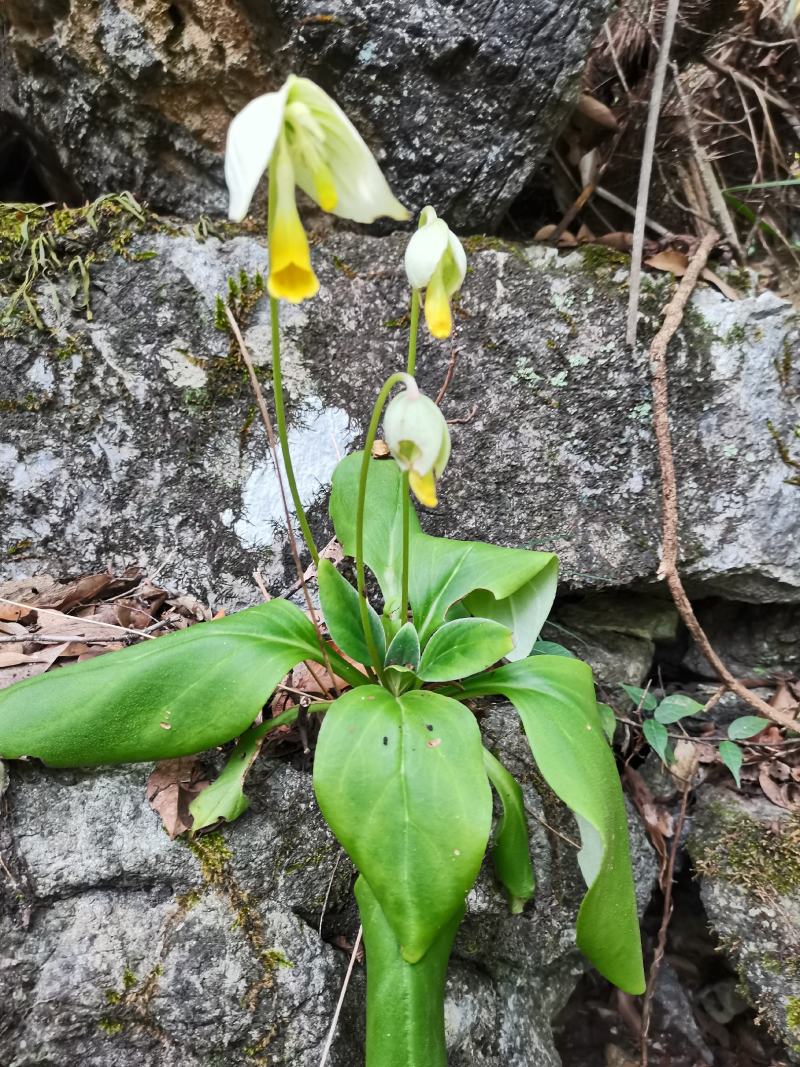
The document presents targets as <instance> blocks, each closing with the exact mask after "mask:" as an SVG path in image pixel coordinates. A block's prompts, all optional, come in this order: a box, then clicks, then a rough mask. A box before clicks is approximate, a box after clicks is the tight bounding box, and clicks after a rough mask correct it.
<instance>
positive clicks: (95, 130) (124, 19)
mask: <svg viewBox="0 0 800 1067" xmlns="http://www.w3.org/2000/svg"><path fill="white" fill-rule="evenodd" d="M610 6H611V5H610V3H609V2H608V0H590V2H588V3H581V2H579V0H566V2H561V3H559V2H558V0H540V2H539V3H537V4H535V5H531V4H526V3H523V2H520V0H505V2H503V3H500V4H497V3H493V2H489V0H470V2H469V3H461V4H457V5H453V4H450V3H446V2H442V0H425V2H423V3H409V2H407V0H394V2H390V3H387V2H386V0H361V2H360V3H358V4H353V3H349V2H346V0H332V2H330V3H326V4H320V3H318V2H317V0H278V2H276V3H273V4H270V5H264V4H258V3H256V2H255V0H221V2H220V0H178V2H176V3H172V4H169V5H167V4H165V3H161V2H159V0H143V2H140V0H88V2H82V3H80V4H70V3H69V2H67V0H36V2H35V3H31V2H30V0H9V2H8V3H6V4H4V6H3V13H2V16H0V18H2V21H3V22H4V23H5V26H4V32H3V34H2V35H0V49H2V53H0V56H1V58H2V63H3V69H4V79H3V86H2V88H0V128H2V129H3V130H4V131H5V133H6V136H7V137H8V138H9V139H10V138H11V137H16V138H17V139H18V141H19V142H20V143H21V144H22V143H24V144H26V145H27V146H29V149H30V153H31V155H32V156H33V160H34V169H35V170H36V171H38V176H39V180H40V182H41V185H42V186H43V188H44V190H45V195H43V196H42V197H41V199H59V198H61V197H65V196H66V197H67V198H72V199H73V200H74V199H75V198H77V197H83V196H86V197H89V198H93V197H94V196H97V195H99V194H100V193H105V192H108V191H109V190H116V189H123V188H127V189H131V190H132V191H133V192H134V193H135V194H136V195H139V196H143V197H146V198H147V199H148V200H149V201H150V202H151V203H152V204H153V205H154V206H155V207H156V208H158V209H160V210H169V211H173V212H176V213H178V214H182V215H183V216H184V217H186V216H187V215H197V214H198V213H200V212H211V213H215V212H221V211H222V210H224V207H225V204H226V200H225V194H224V183H223V178H222V162H221V150H222V147H223V145H224V138H225V130H226V127H227V124H228V121H229V119H230V118H231V116H232V115H233V114H235V112H236V111H238V110H239V109H240V108H241V107H242V106H243V105H244V104H245V103H247V102H248V100H250V99H251V98H252V97H253V96H255V95H257V94H258V93H260V92H265V91H267V90H270V89H274V88H277V86H278V85H279V84H280V83H281V82H282V81H283V79H284V78H285V77H286V75H287V73H289V72H290V71H294V72H295V73H298V74H305V75H308V76H310V77H312V78H314V79H315V80H316V81H317V82H318V83H319V84H320V85H321V86H322V87H323V88H325V89H327V90H328V91H329V92H330V93H332V94H333V95H334V97H335V98H336V99H337V101H338V102H339V103H340V104H341V105H342V106H343V107H344V108H345V110H346V111H347V112H348V114H350V115H351V116H352V118H353V121H354V122H355V124H356V126H357V127H358V128H359V129H360V130H361V131H362V132H363V134H364V135H365V137H366V138H367V140H368V141H369V142H370V143H371V145H372V147H373V149H374V150H376V151H377V153H378V154H379V156H381V157H382V158H383V160H384V162H385V166H386V171H387V174H388V176H389V178H390V180H391V181H392V183H393V185H394V187H395V190H396V192H397V194H398V195H399V196H400V198H401V199H402V200H403V201H404V202H406V203H407V204H408V205H409V206H410V207H412V208H414V209H416V210H419V209H420V208H421V207H422V206H423V205H424V204H426V203H428V202H432V203H434V204H435V206H436V208H437V209H438V210H439V211H440V212H442V213H444V214H446V215H447V217H448V219H449V220H450V221H451V222H453V223H454V224H456V225H458V226H460V227H468V228H469V229H472V230H474V229H481V228H485V227H493V226H495V225H496V224H497V223H498V222H499V220H500V219H501V218H502V216H503V215H504V214H505V212H506V211H507V209H508V207H509V205H510V204H511V203H512V202H513V200H514V199H515V197H516V196H517V195H518V194H519V193H520V191H521V190H522V188H523V187H524V185H525V184H526V182H527V181H528V180H529V178H530V177H531V175H532V174H533V173H534V171H535V170H536V168H537V166H538V165H539V164H540V163H541V162H542V160H543V159H544V156H545V154H546V153H547V151H548V149H549V147H550V146H551V144H552V142H553V141H554V139H555V137H556V135H557V133H558V130H559V127H560V126H561V125H562V123H563V122H564V120H565V119H566V117H567V116H568V114H569V113H570V111H571V109H572V103H573V100H574V98H575V94H576V93H577V90H578V80H579V76H580V72H581V70H582V68H583V65H584V62H585V59H586V55H587V52H588V49H589V45H590V43H591V41H592V38H593V35H594V32H595V31H596V29H597V28H598V26H599V25H600V23H601V22H602V20H603V18H604V16H605V14H606V12H607V11H608V10H609V8H610ZM15 198H16V199H22V200H26V199H31V198H32V197H31V196H30V195H28V194H26V193H25V191H24V189H21V190H20V191H19V192H18V193H17V195H16V197H15Z"/></svg>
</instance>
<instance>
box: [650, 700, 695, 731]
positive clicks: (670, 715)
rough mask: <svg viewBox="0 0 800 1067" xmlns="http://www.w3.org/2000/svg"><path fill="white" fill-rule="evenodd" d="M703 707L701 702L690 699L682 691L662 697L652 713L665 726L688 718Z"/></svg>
mask: <svg viewBox="0 0 800 1067" xmlns="http://www.w3.org/2000/svg"><path fill="white" fill-rule="evenodd" d="M703 707H704V705H703V704H699V703H698V702H697V701H696V700H692V698H691V697H687V696H686V695H685V694H684V693H673V694H672V695H671V696H668V697H664V699H663V700H662V701H661V703H660V704H659V705H658V707H657V708H656V710H655V712H654V715H655V719H656V721H657V722H661V723H664V725H665V726H667V725H669V723H672V722H680V721H681V719H688V718H689V717H690V716H692V715H699V714H700V713H701V712H702V710H703Z"/></svg>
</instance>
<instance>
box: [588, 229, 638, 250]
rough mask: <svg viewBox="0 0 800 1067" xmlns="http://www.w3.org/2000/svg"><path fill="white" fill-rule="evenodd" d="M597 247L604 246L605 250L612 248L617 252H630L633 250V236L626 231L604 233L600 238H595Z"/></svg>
mask: <svg viewBox="0 0 800 1067" xmlns="http://www.w3.org/2000/svg"><path fill="white" fill-rule="evenodd" d="M597 243H598V244H599V245H605V246H606V248H613V249H615V251H617V252H630V250H631V248H633V234H632V233H629V232H628V231H627V230H626V231H624V232H623V231H621V230H617V231H615V232H614V233H604V234H603V236H602V237H598V238H597Z"/></svg>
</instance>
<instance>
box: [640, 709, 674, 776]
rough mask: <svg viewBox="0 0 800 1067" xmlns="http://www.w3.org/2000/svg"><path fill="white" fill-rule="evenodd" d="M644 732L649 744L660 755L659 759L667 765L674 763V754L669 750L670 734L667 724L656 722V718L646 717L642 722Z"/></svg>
mask: <svg viewBox="0 0 800 1067" xmlns="http://www.w3.org/2000/svg"><path fill="white" fill-rule="evenodd" d="M642 732H643V733H644V736H645V740H646V741H647V743H648V745H650V747H651V748H652V749H653V751H654V752H655V753H656V754H657V755H658V757H659V759H661V761H662V762H663V763H665V764H667V765H669V764H670V763H672V754H671V753H670V751H669V734H668V733H667V728H666V726H663V725H662V724H661V723H660V722H656V721H655V719H645V721H644V722H643V723H642Z"/></svg>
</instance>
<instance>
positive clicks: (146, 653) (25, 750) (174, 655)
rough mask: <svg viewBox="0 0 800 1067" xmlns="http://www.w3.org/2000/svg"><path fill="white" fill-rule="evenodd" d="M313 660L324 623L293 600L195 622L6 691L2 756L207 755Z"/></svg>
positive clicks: (56, 762) (85, 760)
mask: <svg viewBox="0 0 800 1067" xmlns="http://www.w3.org/2000/svg"><path fill="white" fill-rule="evenodd" d="M304 659H312V660H317V661H319V659H320V650H319V645H318V644H317V640H316V634H315V632H314V627H313V626H312V624H311V623H310V622H309V620H308V619H307V618H306V617H305V615H304V614H303V613H302V611H300V609H299V608H296V607H295V606H294V605H293V604H288V603H287V602H286V601H285V600H272V601H270V602H269V603H268V604H259V605H258V606H257V607H253V608H248V609H247V610H246V611H240V612H238V613H237V614H235V615H229V616H227V617H226V618H223V619H217V620H215V621H214V622H205V623H200V624H198V625H197V626H190V627H189V628H188V629H187V630H181V631H179V632H178V633H174V634H169V635H168V636H166V637H159V638H156V639H155V640H152V641H144V642H142V643H141V644H138V645H131V647H130V648H125V649H122V650H121V651H119V652H112V653H110V654H109V655H107V656H100V657H98V658H97V659H90V660H85V661H84V662H83V663H77V664H74V665H72V666H69V667H62V668H60V669H58V670H54V671H51V672H49V673H47V674H42V675H39V676H38V677H37V678H31V679H30V680H29V681H25V682H19V683H18V684H17V685H13V686H11V687H10V688H8V689H5V690H3V691H2V692H0V756H3V757H5V758H7V759H16V758H18V757H20V756H37V757H38V758H39V759H42V760H44V762H45V763H49V764H50V765H52V766H54V767H69V766H81V765H83V766H86V765H93V764H98V763H130V762H135V761H138V760H161V759H171V758H173V757H175V756H185V755H188V754H189V753H192V752H202V751H203V750H204V749H207V748H213V747H214V746H216V745H221V744H223V743H224V742H226V741H230V740H231V738H233V737H236V736H237V735H238V734H241V733H242V732H243V731H244V730H245V729H247V727H248V726H249V725H250V724H251V723H252V722H253V720H254V719H255V717H256V715H257V714H258V713H259V711H260V710H261V708H262V707H263V706H264V703H265V702H266V700H267V699H268V697H269V696H270V695H271V693H272V691H273V689H274V688H275V686H276V685H277V684H278V682H279V681H280V680H281V678H283V676H284V675H285V674H286V673H287V672H288V671H289V670H291V669H292V667H294V666H295V665H296V664H298V663H299V662H300V661H301V660H304Z"/></svg>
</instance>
